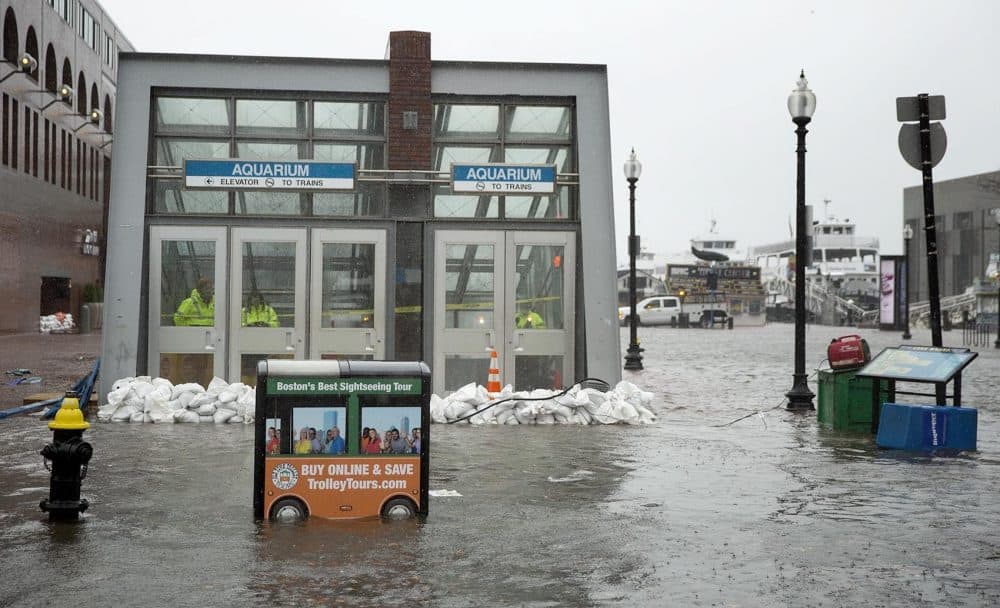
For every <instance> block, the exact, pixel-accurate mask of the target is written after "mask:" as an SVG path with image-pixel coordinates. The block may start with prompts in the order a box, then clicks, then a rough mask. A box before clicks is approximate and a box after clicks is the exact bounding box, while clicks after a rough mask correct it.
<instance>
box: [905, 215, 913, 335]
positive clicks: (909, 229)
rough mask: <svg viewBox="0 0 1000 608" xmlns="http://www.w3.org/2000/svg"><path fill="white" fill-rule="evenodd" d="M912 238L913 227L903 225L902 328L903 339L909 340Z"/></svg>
mask: <svg viewBox="0 0 1000 608" xmlns="http://www.w3.org/2000/svg"><path fill="white" fill-rule="evenodd" d="M912 238H913V227H912V226H910V225H909V224H903V264H905V265H906V274H905V275H904V276H905V277H906V289H905V290H903V295H904V299H905V301H906V307H905V308H904V309H903V320H904V322H905V323H906V327H904V328H903V339H904V340H909V339H910V338H912V337H913V336H911V335H910V293H912V292H911V291H910V239H912Z"/></svg>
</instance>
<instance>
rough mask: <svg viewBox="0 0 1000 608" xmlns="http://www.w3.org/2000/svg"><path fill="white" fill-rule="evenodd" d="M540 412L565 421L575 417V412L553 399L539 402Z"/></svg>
mask: <svg viewBox="0 0 1000 608" xmlns="http://www.w3.org/2000/svg"><path fill="white" fill-rule="evenodd" d="M538 411H539V412H543V413H546V414H552V415H554V416H556V417H557V418H562V419H563V420H566V419H569V418H571V417H572V416H573V410H571V409H570V408H568V407H566V406H565V405H560V404H559V403H556V402H555V401H554V400H551V399H550V400H548V401H541V402H539V407H538Z"/></svg>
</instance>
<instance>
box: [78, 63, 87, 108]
mask: <svg viewBox="0 0 1000 608" xmlns="http://www.w3.org/2000/svg"><path fill="white" fill-rule="evenodd" d="M76 111H77V113H79V114H86V113H87V79H86V78H85V77H84V75H83V72H80V78H79V79H77V81H76Z"/></svg>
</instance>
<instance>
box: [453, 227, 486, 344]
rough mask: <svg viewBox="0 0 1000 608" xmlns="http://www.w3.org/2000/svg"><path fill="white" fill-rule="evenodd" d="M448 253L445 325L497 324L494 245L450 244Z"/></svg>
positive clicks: (472, 326)
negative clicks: (495, 313) (494, 314)
mask: <svg viewBox="0 0 1000 608" xmlns="http://www.w3.org/2000/svg"><path fill="white" fill-rule="evenodd" d="M445 257H446V259H445V278H444V281H445V289H446V292H445V306H446V311H447V314H446V315H445V327H446V328H447V329H472V328H476V327H493V313H494V300H495V297H494V280H495V278H494V275H493V245H448V247H447V248H446V250H445Z"/></svg>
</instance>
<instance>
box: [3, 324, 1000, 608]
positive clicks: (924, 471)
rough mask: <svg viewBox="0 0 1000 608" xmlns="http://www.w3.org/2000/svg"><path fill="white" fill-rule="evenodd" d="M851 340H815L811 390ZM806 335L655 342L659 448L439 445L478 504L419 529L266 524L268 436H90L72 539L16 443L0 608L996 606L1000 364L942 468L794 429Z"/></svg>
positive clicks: (6, 501) (554, 431)
mask: <svg viewBox="0 0 1000 608" xmlns="http://www.w3.org/2000/svg"><path fill="white" fill-rule="evenodd" d="M848 333H855V331H853V330H851V329H849V328H833V327H818V326H810V327H809V330H808V346H807V351H806V352H807V368H809V369H810V370H811V369H813V368H815V367H817V365H818V363H819V361H820V360H822V359H823V358H824V357H825V345H826V344H828V343H829V341H830V339H831V338H832V337H836V336H839V335H844V334H848ZM856 333H861V334H862V335H863V336H864V337H866V339H867V340H868V341H869V343H870V344H871V347H872V352H873V354H876V353H878V352H879V351H880V350H881V349H882V348H883V347H885V346H889V345H897V344H899V343H900V342H901V341H900V338H899V334H898V333H896V332H891V333H890V332H883V333H880V332H875V331H870V330H861V331H858V332H856ZM792 334H793V327H792V326H791V325H782V324H775V325H770V326H768V327H766V328H737V329H736V330H733V331H725V330H713V331H705V330H679V329H669V328H640V333H639V337H640V340H641V342H642V346H643V347H644V348H646V351H645V353H644V364H645V366H646V369H645V370H644V371H642V372H639V373H635V374H632V373H626V375H625V378H626V379H629V380H632V381H634V382H636V383H637V384H638V385H639V386H641V387H642V388H644V389H646V390H649V391H652V392H654V393H655V394H656V395H657V400H656V401H655V402H654V408H655V411H656V412H657V414H658V415H659V417H660V418H659V421H658V422H657V424H655V425H650V426H643V427H636V426H604V427H596V426H592V427H575V426H567V427H561V426H533V427H525V426H484V427H472V426H465V425H460V426H459V425H455V426H443V425H435V426H433V427H432V438H431V446H432V456H431V488H432V489H433V490H441V489H447V490H454V491H457V492H458V493H460V494H461V495H462V496H461V497H442V498H432V499H431V503H430V515H429V517H428V518H427V520H426V521H425V522H422V523H421V522H415V521H404V522H392V523H381V522H364V523H358V524H341V523H330V522H324V521H318V520H310V521H308V522H307V523H305V524H301V525H272V524H267V523H264V524H260V523H255V522H254V521H253V519H252V512H251V485H252V481H251V472H252V459H251V456H252V454H251V452H252V448H253V436H252V430H253V427H252V426H239V425H223V426H221V427H216V426H214V425H208V424H204V425H136V424H125V423H118V424H114V423H96V422H95V423H92V426H91V429H90V430H88V431H87V432H86V433H85V435H84V437H85V438H86V439H88V440H89V441H90V442H91V443H93V445H94V449H95V453H94V460H93V461H92V463H91V467H90V471H89V474H88V476H87V478H86V480H85V481H84V486H83V494H84V496H85V497H87V498H88V499H89V500H90V502H91V507H90V510H89V511H88V512H87V513H86V514H85V515H84V517H83V519H82V521H81V522H80V523H79V524H76V525H59V526H56V525H53V524H50V523H49V522H48V521H47V520H46V519H45V517H44V516H43V514H42V513H41V511H40V510H39V508H38V502H39V500H41V499H42V498H44V497H46V496H47V492H48V473H47V472H46V471H45V469H44V468H43V467H42V459H41V457H40V456H39V455H38V451H39V450H40V449H41V447H42V446H43V445H44V444H45V443H46V442H47V441H48V440H49V438H50V437H51V434H50V432H49V431H48V430H47V429H46V427H45V426H44V424H42V423H41V422H39V421H38V419H37V418H31V417H21V418H16V419H10V420H6V421H0V429H2V430H3V434H4V438H5V441H4V442H3V445H2V446H0V462H2V463H3V467H2V472H0V571H2V572H3V573H4V583H3V585H2V586H0V606H4V607H7V606H40V605H53V606H64V605H67V604H69V603H70V602H73V603H78V604H80V605H94V606H112V605H118V606H137V605H141V606H178V607H180V606H199V607H203V606H248V605H267V606H285V605H288V606H329V605H344V606H423V605H428V606H489V605H492V606H617V605H630V606H667V605H675V606H848V605H861V606H925V605H926V606H931V605H945V606H987V605H996V604H997V603H998V602H1000V534H998V533H997V528H996V525H997V522H1000V500H998V499H997V496H998V495H1000V439H998V431H1000V399H998V397H997V395H998V394H1000V379H998V376H1000V351H997V350H996V349H993V348H992V345H991V346H990V347H989V348H982V349H979V351H980V356H979V358H978V359H977V360H975V361H974V362H973V363H972V364H971V365H970V366H969V367H968V368H967V370H966V373H965V374H964V376H963V387H962V391H963V404H964V405H968V406H972V407H978V408H979V433H978V445H979V451H978V452H976V453H971V454H967V455H963V456H961V457H956V458H931V457H926V456H920V455H914V454H901V453H898V452H891V451H885V450H878V449H876V448H875V446H874V440H873V438H872V437H870V436H868V435H855V434H848V433H841V432H834V431H830V430H825V429H823V428H820V427H819V426H818V425H817V422H816V416H815V413H814V412H810V413H806V414H796V413H789V412H787V411H786V410H785V409H784V407H783V406H782V399H783V395H784V393H785V392H786V391H787V390H788V389H789V388H791V380H792V363H791V361H792ZM944 336H945V344H946V345H948V346H961V332H959V331H953V332H946V333H945V334H944ZM622 338H623V351H624V344H625V343H626V342H627V330H624V329H623V331H622ZM912 343H914V344H929V343H930V332H929V331H927V330H917V331H915V332H914V339H913V340H912ZM105 381H106V382H107V381H110V380H108V379H105ZM811 387H812V388H813V390H814V392H815V390H816V387H815V377H814V376H813V377H812V382H811ZM757 410H760V411H761V412H762V413H761V414H760V415H752V416H749V417H747V418H745V419H743V420H739V421H736V422H733V421H735V420H736V419H738V418H740V417H742V416H746V415H747V414H752V413H753V412H754V411H757ZM730 423H731V424H730Z"/></svg>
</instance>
